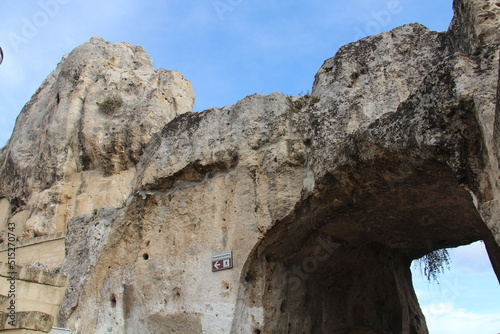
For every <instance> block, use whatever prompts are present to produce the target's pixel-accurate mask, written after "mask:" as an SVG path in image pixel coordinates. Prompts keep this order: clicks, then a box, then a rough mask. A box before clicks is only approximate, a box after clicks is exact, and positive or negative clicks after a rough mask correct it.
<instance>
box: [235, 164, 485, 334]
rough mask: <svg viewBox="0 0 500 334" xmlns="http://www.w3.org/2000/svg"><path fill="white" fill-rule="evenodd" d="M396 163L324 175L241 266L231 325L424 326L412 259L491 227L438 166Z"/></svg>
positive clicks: (381, 329)
mask: <svg viewBox="0 0 500 334" xmlns="http://www.w3.org/2000/svg"><path fill="white" fill-rule="evenodd" d="M394 165H395V164H394V161H388V162H380V161H378V162H377V163H376V164H373V165H370V166H364V168H360V169H359V170H358V172H357V173H352V171H348V170H345V171H342V170H339V171H337V172H336V173H335V174H328V175H326V176H325V178H324V179H323V180H321V184H322V188H321V193H318V194H315V195H314V196H311V197H310V198H308V199H307V200H305V201H303V203H301V205H300V206H298V207H296V208H295V210H293V212H292V213H291V214H290V215H289V216H287V217H286V219H283V220H282V221H279V222H277V223H276V224H275V225H274V226H273V228H271V229H270V230H269V231H268V233H267V234H266V236H265V237H264V238H263V239H262V241H261V242H260V243H259V244H258V245H257V246H256V247H255V248H254V250H253V253H252V255H251V256H250V258H249V259H248V261H247V262H246V264H245V268H244V271H243V274H242V277H241V284H240V289H239V298H238V303H237V308H236V312H237V314H239V318H238V319H236V321H235V326H239V323H241V322H247V323H248V322H250V323H252V326H253V327H254V328H258V329H259V330H260V331H262V332H265V333H268V332H270V333H271V332H279V333H334V334H337V333H338V334H340V333H342V334H344V333H393V334H400V333H405V334H406V333H412V334H413V333H415V334H416V333H427V332H428V329H427V325H426V321H425V317H424V315H423V313H422V311H421V308H420V306H419V303H418V300H417V296H416V294H415V290H414V287H413V282H412V272H411V269H410V268H411V263H412V261H413V260H415V259H418V258H420V257H422V256H424V255H425V254H428V253H430V252H432V251H435V250H438V249H443V248H450V247H457V246H460V245H466V244H470V243H472V242H475V241H477V240H485V239H488V238H491V232H490V231H489V229H488V228H487V227H486V225H485V224H484V222H483V221H482V220H481V218H480V216H479V214H478V211H477V209H476V207H475V206H474V203H473V201H472V198H471V194H470V192H469V191H468V190H467V189H466V188H464V187H463V186H461V185H460V184H459V182H458V181H457V179H456V178H455V176H454V173H453V172H452V171H451V170H450V169H449V168H448V167H447V166H446V165H445V164H442V163H439V162H436V161H425V162H422V161H419V162H418V163H416V162H414V161H412V162H409V163H407V164H406V165H405V166H406V167H404V169H399V170H397V171H396V172H394V171H393V170H391V169H390V166H394ZM396 166H398V165H396ZM399 166H401V164H400V165H399ZM408 166H410V168H408ZM256 310H261V311H262V314H261V318H259V317H258V316H256V315H255V313H256V312H257V311H256Z"/></svg>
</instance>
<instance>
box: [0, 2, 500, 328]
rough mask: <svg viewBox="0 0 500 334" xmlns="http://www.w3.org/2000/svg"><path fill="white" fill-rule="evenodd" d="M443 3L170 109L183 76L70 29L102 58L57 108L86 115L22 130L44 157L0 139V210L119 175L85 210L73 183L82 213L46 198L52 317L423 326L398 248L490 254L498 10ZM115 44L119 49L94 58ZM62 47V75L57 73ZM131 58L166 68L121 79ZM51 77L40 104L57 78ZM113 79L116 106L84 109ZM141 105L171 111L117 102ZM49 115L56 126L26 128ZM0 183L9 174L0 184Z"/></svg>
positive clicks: (80, 324)
mask: <svg viewBox="0 0 500 334" xmlns="http://www.w3.org/2000/svg"><path fill="white" fill-rule="evenodd" d="M454 8H455V17H454V18H453V21H452V23H451V25H450V29H449V30H448V31H447V32H433V31H430V30H428V29H427V28H425V27H423V26H422V25H419V24H409V25H405V26H402V27H399V28H396V29H394V30H392V31H390V32H385V33H382V34H379V35H375V36H371V37H367V38H364V39H362V40H360V41H357V42H355V43H352V44H349V45H346V46H344V47H342V48H341V49H340V50H339V52H338V53H337V54H336V55H335V56H334V57H333V58H331V59H328V60H326V61H325V63H324V64H323V66H321V68H320V70H319V71H318V73H317V75H316V78H315V82H314V86H313V89H312V94H311V96H304V97H299V98H296V97H290V96H285V95H282V94H279V93H273V94H270V95H267V96H263V95H258V94H256V95H251V96H248V97H246V98H244V99H242V100H241V101H239V102H238V103H236V104H235V105H232V106H226V107H224V108H213V109H209V110H206V111H204V112H202V113H184V112H185V111H188V110H189V109H190V107H191V105H192V93H191V91H190V87H189V84H188V83H187V82H186V81H184V80H183V79H182V77H180V75H179V74H177V73H175V72H167V71H163V70H159V71H154V70H153V69H152V68H151V66H150V63H149V62H146V61H144V62H141V59H147V57H146V56H145V55H144V53H143V52H142V50H140V49H138V48H134V47H131V46H129V45H127V44H107V43H106V42H103V41H102V40H99V39H93V40H92V41H91V42H90V45H88V44H85V45H84V46H82V47H80V48H83V49H85V48H89V47H90V46H91V45H101V46H100V47H98V48H95V47H90V49H92V50H94V51H93V52H95V53H96V54H95V56H94V58H95V59H98V60H99V59H102V61H103V62H104V61H106V62H109V63H110V64H111V65H109V66H110V67H109V69H108V70H109V71H114V72H113V73H115V74H112V75H109V76H107V75H104V74H96V76H95V77H93V78H94V79H93V80H94V81H93V82H89V84H88V86H85V87H87V88H86V90H85V92H86V94H85V96H86V97H85V98H84V99H80V100H77V99H75V100H74V102H73V103H74V104H75V105H78V106H79V107H78V108H79V109H78V110H80V113H77V112H76V111H74V113H75V114H78V115H87V114H86V112H88V113H89V114H90V115H96V116H95V120H92V121H91V120H90V118H92V117H89V120H87V118H86V117H84V118H83V119H82V120H80V118H81V117H83V116H79V117H80V118H78V117H77V118H78V119H79V121H78V122H77V123H76V124H78V126H76V125H75V126H76V127H77V129H76V130H75V132H74V133H75V134H76V135H75V136H73V137H71V140H69V144H67V145H66V146H65V149H63V148H60V149H58V147H59V146H58V145H59V143H58V142H57V143H56V142H55V141H53V140H51V141H48V142H47V141H40V140H38V142H34V141H32V140H29V141H28V140H27V139H26V140H24V141H23V142H24V143H25V144H24V145H28V144H29V145H41V144H40V143H42V142H43V143H45V144H44V145H47V147H52V146H50V145H54V146H55V148H53V149H51V150H53V152H54V153H51V154H50V157H53V158H54V161H64V163H63V164H60V165H57V164H56V165H54V166H56V167H57V166H59V167H61V168H59V167H58V168H53V169H50V168H46V167H45V166H47V165H46V162H45V161H46V160H43V159H48V157H49V155H48V153H47V151H45V150H46V149H45V148H44V147H45V146H43V147H42V148H43V150H41V151H40V152H44V153H43V154H42V153H40V154H39V155H35V156H34V157H33V158H32V159H38V160H33V161H37V163H38V165H31V164H28V163H26V164H25V165H22V166H24V167H23V168H25V169H20V168H18V169H15V168H13V167H12V166H14V165H13V164H15V163H18V164H20V162H16V161H18V160H15V159H14V158H13V157H21V156H22V157H25V155H23V154H22V152H23V151H22V150H21V148H16V149H14V142H15V140H14V139H12V140H11V142H9V146H8V147H7V149H6V150H5V151H4V153H3V154H4V155H3V156H4V157H5V159H4V163H3V167H2V168H3V169H2V173H6V171H11V172H10V173H18V174H12V175H11V176H8V177H7V176H6V178H5V179H2V181H1V182H2V191H4V196H5V199H6V200H2V202H0V204H1V205H0V209H1V210H4V211H9V209H8V208H9V206H16V205H17V206H18V207H22V205H24V206H25V208H26V209H25V210H38V211H36V212H35V211H33V212H35V213H31V215H32V216H33V215H35V216H36V215H37V214H38V213H37V212H39V213H40V214H44V215H49V217H50V215H52V217H54V219H56V220H57V219H62V218H61V217H62V214H61V213H60V212H59V211H57V210H60V208H61V207H62V206H63V205H64V203H57V204H55V207H54V209H53V211H50V210H48V209H47V210H46V209H45V207H44V206H43V205H42V204H41V203H49V204H50V203H54V202H53V201H52V200H51V198H53V197H54V198H58V197H57V196H59V194H62V193H64V192H63V191H62V190H61V189H68V187H69V185H71V184H72V183H71V182H76V183H78V182H80V184H81V185H82V187H83V185H84V184H85V185H86V187H87V188H86V189H89V190H87V192H86V194H87V195H88V194H89V191H90V189H102V191H99V192H98V193H99V194H101V196H110V195H109V194H110V193H111V194H112V193H113V191H112V189H114V188H113V187H112V186H107V185H108V184H110V185H112V184H113V181H114V180H115V179H114V178H117V177H121V178H122V179H123V181H122V182H124V183H126V184H127V187H128V188H126V191H124V192H123V193H122V196H121V197H119V198H120V199H121V200H122V204H121V205H101V206H103V208H100V209H98V210H95V211H92V210H93V209H94V208H96V205H95V203H97V202H92V201H91V200H88V201H90V203H91V204H89V205H88V208H92V209H89V210H91V211H88V210H87V211H85V210H83V211H82V212H86V213H84V214H82V215H78V216H75V214H76V212H70V213H68V214H67V215H66V216H64V217H66V218H64V219H66V220H69V221H68V223H67V237H66V238H67V239H66V257H65V260H64V263H63V265H62V266H61V271H62V272H64V273H66V274H68V275H69V276H70V285H69V287H68V290H67V292H66V297H65V300H64V301H63V304H62V306H61V311H60V319H59V320H60V324H61V325H62V326H66V327H69V328H71V329H72V330H73V331H74V332H75V333H202V332H203V333H338V334H340V333H393V334H400V333H427V327H426V323H425V319H424V316H423V314H422V312H421V310H420V307H419V305H418V302H417V299H416V296H415V292H414V290H413V286H412V280H411V272H410V269H409V268H410V264H411V261H412V260H414V259H416V258H419V257H421V256H423V255H425V254H428V253H429V252H432V251H434V250H438V249H441V248H446V247H456V246H459V245H464V244H468V243H471V242H473V241H476V240H484V241H485V244H486V246H487V249H488V253H489V255H490V258H491V260H492V264H493V266H494V268H495V270H497V272H499V270H500V250H499V246H498V244H499V242H500V228H499V225H498V224H499V223H498V222H499V221H500V220H499V218H500V208H499V204H498V200H499V198H500V197H499V176H500V174H499V171H498V164H499V161H500V160H499V155H498V152H499V147H500V144H499V143H500V141H499V139H498V138H499V135H498V131H499V130H498V129H500V125H499V124H500V123H499V121H498V119H497V117H496V115H497V114H498V112H499V111H500V110H499V109H498V108H499V107H498V105H499V104H498V99H499V94H498V93H497V86H498V78H499V76H498V73H499V68H498V64H499V57H498V50H499V38H498V32H499V31H500V29H498V28H499V27H498V13H499V10H500V8H499V7H498V6H497V4H496V2H494V1H479V0H461V1H455V3H454ZM80 48H77V49H76V50H75V51H74V52H77V51H78V50H80ZM116 48H119V49H127V50H129V49H131V50H135V52H132V51H130V52H132V54H134V55H135V56H134V57H136V58H134V57H132V56H130V57H128V58H127V57H126V56H122V57H121V58H120V60H116V59H115V60H114V61H112V60H111V59H113V57H112V56H110V54H112V51H113V50H115V49H116ZM89 52H90V51H89ZM101 54H102V55H101ZM124 54H128V53H124ZM70 57H71V56H69V57H68V58H67V59H66V60H65V61H66V62H67V61H68V59H70ZM134 59H135V60H134ZM148 61H149V60H148ZM63 63H64V61H63ZM146 63H147V64H146ZM70 64H71V63H68V67H64V66H61V65H60V66H59V67H58V70H59V71H60V73H74V72H72V71H73V69H72V67H71V66H70ZM139 64H142V65H139ZM148 64H149V65H148ZM72 66H75V67H76V68H79V67H78V66H77V64H75V63H73V64H72ZM60 68H61V69H60ZM62 68H66V70H65V71H62ZM123 68H125V69H127V70H123ZM131 68H132V69H131ZM144 68H146V69H149V70H150V71H149V72H147V71H146V72H147V73H149V74H148V75H151V76H154V75H157V76H166V78H170V79H165V78H164V77H162V78H164V79H157V80H156V81H155V80H149V81H147V82H149V85H147V87H144V86H141V85H140V84H138V83H135V84H128V81H127V80H130V81H131V82H133V83H134V82H136V81H134V80H135V79H133V78H136V77H140V76H141V74H140V73H142V71H143V70H144ZM58 70H56V72H55V73H59V72H58ZM84 70H85V71H88V72H85V71H84ZM127 71H128V72H127ZM77 72H78V71H77ZM91 72H92V71H91V66H90V67H89V66H87V67H84V69H81V70H79V72H78V73H91ZM101 72H102V71H99V73H101ZM125 72H126V73H127V74H124V73H125ZM129 72H130V73H134V75H135V76H134V75H132V74H130V73H129ZM75 73H76V72H75ZM92 73H93V72H92ZM116 73H119V74H116ZM60 75H62V74H57V76H60ZM57 76H55V75H52V76H51V77H49V78H48V79H47V81H46V83H44V85H42V88H41V89H40V91H43V90H44V89H48V88H44V87H52V84H49V83H51V82H57V80H55V79H54V78H55V77H57ZM87 76H90V75H87ZM87 76H83V77H87ZM63 77H64V78H66V77H67V78H73V79H72V80H73V81H71V82H72V85H74V86H75V88H74V91H71V94H77V93H76V92H78V91H81V90H79V89H78V87H79V86H78V83H79V79H75V78H76V77H77V78H80V77H82V74H79V75H76V76H63ZM123 78H127V79H123ZM61 80H62V79H61ZM67 80H70V79H67ZM169 80H171V81H169ZM122 82H123V83H122ZM152 83H156V85H157V86H156V87H157V88H156V90H155V89H154V87H155V86H154V84H152ZM162 85H163V86H162ZM160 86H161V87H166V88H165V89H166V92H165V94H166V95H165V97H164V98H163V100H162V97H163V96H164V95H163V94H162V93H161V92H159V90H160V88H159V87H160ZM50 89H53V91H52V93H51V94H47V97H46V99H47V101H49V100H50V97H51V96H52V97H53V99H55V100H51V101H53V102H52V103H53V105H52V107H51V108H52V109H51V110H52V111H53V112H54V113H55V115H58V113H57V111H58V110H59V109H58V108H59V107H58V105H60V104H61V103H63V102H64V99H63V96H66V95H64V94H62V93H59V94H58V92H59V91H57V90H55V88H50ZM127 90H130V95H127V94H125V93H124V92H127ZM143 90H144V91H143ZM105 92H106V93H105ZM37 94H40V92H38V93H37ZM82 94H83V93H82ZM115 95H119V96H120V97H122V99H123V104H122V106H120V107H119V108H118V109H117V110H115V111H114V112H113V113H111V114H110V113H103V112H102V111H100V110H99V106H98V105H97V103H99V105H101V104H102V103H103V102H104V101H105V99H106V98H107V97H113V96H115ZM35 96H37V95H35ZM57 96H59V98H56V97H57ZM151 97H153V98H151ZM141 99H142V100H141ZM37 101H38V100H37V99H34V100H33V101H32V102H30V104H28V106H27V107H26V108H25V110H24V111H23V112H22V114H21V116H20V118H22V117H25V118H26V119H27V120H26V121H25V122H23V124H32V122H34V120H35V119H36V117H35V116H32V118H33V120H30V119H31V118H30V117H28V116H29V115H31V114H30V113H28V112H27V110H28V111H29V110H31V109H30V108H33V106H34V105H36V103H41V102H37ZM40 101H41V100H40ZM54 101H55V102H54ZM57 101H59V102H57ZM79 101H80V102H79ZM139 101H140V102H139ZM151 101H152V102H151ZM67 103H69V102H67ZM147 103H152V104H155V103H156V104H157V105H158V106H159V105H160V104H161V103H164V105H162V106H160V107H159V109H158V112H159V111H161V110H163V112H164V113H165V114H167V115H169V116H168V117H165V118H164V119H163V120H164V121H163V123H161V122H158V123H155V125H156V126H157V127H156V128H154V127H153V125H151V126H150V127H143V128H141V126H140V124H141V122H146V121H147V120H150V122H151V124H153V123H154V122H153V120H152V119H153V118H154V117H156V116H154V115H156V114H155V113H154V112H153V111H151V115H150V116H146V115H143V114H140V117H139V116H137V115H136V114H134V113H132V112H131V113H130V114H127V113H126V110H130V109H132V110H133V108H134V107H133V106H136V113H138V112H139V111H138V110H141V109H140V108H141V107H144V106H145V105H148V104H147ZM45 105H49V103H48V102H45ZM85 106H86V107H85ZM127 106H130V108H128V107H127ZM75 108H76V107H75ZM151 109H152V110H157V109H156V107H154V108H153V107H151ZM44 110H45V109H44ZM68 110H69V111H71V110H73V109H71V108H69V107H68ZM148 110H149V109H148ZM61 112H62V111H61ZM121 113H124V114H126V115H130V118H126V117H125V116H121V117H122V118H118V116H119V115H121ZM181 113H182V114H181ZM23 114H26V115H25V116H23ZM70 114H71V113H68V114H67V117H69V115H70ZM177 114H181V115H178V116H176V115H177ZM33 115H34V114H33ZM47 115H51V114H50V113H49V112H48V111H47ZM65 115H66V114H65ZM133 115H136V116H133ZM47 117H48V118H47V119H52V118H50V117H49V116H47ZM60 117H63V116H60ZM65 117H66V116H65ZM75 117H76V116H75ZM115 117H117V118H116V122H115V121H114V120H115ZM148 117H151V118H148ZM174 117H175V118H174ZM172 118H173V120H171V121H170V119H172ZM53 119H58V118H57V117H55V116H53ZM122 119H124V121H123V125H121V127H120V124H122V123H121V120H122ZM28 120H30V121H28ZM169 121H170V122H169ZM30 122H31V123H30ZM87 122H91V123H90V124H91V125H87V124H88V123H87ZM106 122H110V123H106ZM19 124H21V123H19ZM19 124H18V127H19V128H20V127H21V125H19ZM33 124H34V123H33ZM37 124H38V123H37ZM57 124H59V123H57ZM65 124H66V123H65ZM71 124H73V123H71ZM103 124H110V125H109V126H111V128H113V126H114V130H113V131H116V133H115V132H113V133H114V135H113V136H112V135H111V133H108V132H109V131H110V130H109V126H108V127H106V129H104V128H103ZM62 128H63V129H65V127H62ZM16 130H17V128H16ZM51 131H53V132H54V133H56V132H57V135H58V136H60V135H61V134H60V133H59V132H58V131H56V129H55V128H50V130H49V129H47V131H46V132H43V131H38V130H37V131H34V130H33V132H32V133H33V135H36V136H42V135H43V136H49V135H50V134H51V133H52V132H51ZM106 131H108V132H106ZM148 131H149V132H148ZM61 133H64V131H62V132H61ZM106 133H108V136H106ZM55 135H56V134H53V136H55ZM15 136H16V133H15V134H14V136H13V138H15ZM19 136H20V138H21V137H22V136H21V135H20V134H19ZM109 136H111V138H115V139H113V140H111V139H109V141H107V139H105V138H108V137H109ZM37 138H38V137H37ZM44 138H45V137H44ZM65 138H66V137H65ZM68 138H70V137H68ZM131 138H135V139H134V140H133V141H130V142H129V141H127V140H129V139H131ZM16 142H19V140H16ZM134 143H136V144H134ZM137 143H140V145H139V144H137ZM134 145H136V146H134ZM138 147H140V149H139V148H138ZM136 148H137V149H136ZM33 152H37V151H33ZM75 152H78V154H77V153H75ZM10 156H12V157H10ZM59 156H62V157H63V158H60V160H57V159H56V158H57V157H59ZM44 157H45V158H44ZM18 159H21V158H18ZM25 159H27V158H26V157H25ZM19 161H24V160H22V159H21V160H19ZM47 161H48V160H47ZM50 161H52V160H50ZM68 161H69V162H68ZM44 164H45V165H44ZM9 166H10V167H9ZM16 166H17V165H16ZM19 166H21V165H19ZM30 166H31V167H30ZM35 166H39V171H38V172H36V171H37V170H36V169H35ZM51 166H52V165H51ZM42 167H43V168H42ZM23 170H26V171H25V172H24V171H23ZM12 171H15V172H12ZM49 171H52V174H51V173H50V172H49ZM24 173H25V174H24ZM36 173H38V174H39V177H38V178H36V179H35V178H33V175H35V174H36ZM5 175H10V174H8V173H7V174H5ZM23 175H24V176H23ZM71 175H73V176H74V177H75V178H76V176H75V175H77V176H78V177H80V178H78V179H77V181H71V182H70V181H68V180H73V179H72V178H71V177H70V176H71ZM14 176H16V177H17V176H19V177H17V178H14ZM16 180H17V181H16ZM78 180H80V181H78ZM81 180H85V182H83V181H81ZM9 182H10V183H9ZM13 182H18V185H19V187H17V188H16V189H15V190H9V189H10V188H8V187H7V186H4V185H3V184H5V185H9V186H10V185H11V184H13ZM107 182H109V183H107ZM44 184H45V186H43V185H44ZM47 184H48V185H50V186H47ZM115 184H119V182H118V181H115ZM58 187H59V188H58ZM65 187H66V188H65ZM107 188H109V190H107ZM65 191H66V190H65ZM67 191H68V192H69V191H70V190H67ZM94 191H95V190H94ZM44 192H45V193H44ZM80 195H82V194H81V193H80ZM23 196H24V197H23ZM34 196H38V197H34ZM69 196H70V197H69V198H73V197H71V196H72V195H71V194H70V195H69ZM93 196H97V195H92V198H93ZM33 198H36V199H37V200H34V199H33ZM59 198H60V197H59ZM85 198H86V197H81V199H82V203H84V199H85ZM112 198H115V197H112ZM28 199H30V200H31V202H30V201H29V200H28ZM16 203H17V204H16ZM28 203H31V204H28ZM85 203H88V202H85ZM30 205H31V206H30ZM81 205H82V206H83V204H81ZM104 206H106V207H104ZM113 206H114V208H110V207H113ZM47 207H50V205H47ZM30 212H31V211H30ZM51 212H54V213H51ZM73 216H75V217H73ZM30 219H31V218H30ZM48 221H50V220H48ZM495 239H496V240H495ZM225 251H232V252H233V256H234V263H233V268H232V269H229V270H223V271H218V272H212V270H211V261H210V259H211V255H213V254H217V253H221V252H225ZM498 276H499V277H500V273H499V274H498Z"/></svg>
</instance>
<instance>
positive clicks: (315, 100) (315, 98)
mask: <svg viewBox="0 0 500 334" xmlns="http://www.w3.org/2000/svg"><path fill="white" fill-rule="evenodd" d="M319 101H320V98H319V97H317V96H311V103H312V104H316V103H318V102H319Z"/></svg>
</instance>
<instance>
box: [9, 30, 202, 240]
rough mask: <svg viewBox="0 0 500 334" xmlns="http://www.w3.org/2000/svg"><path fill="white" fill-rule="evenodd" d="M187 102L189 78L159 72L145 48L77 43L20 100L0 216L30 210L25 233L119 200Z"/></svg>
mask: <svg viewBox="0 0 500 334" xmlns="http://www.w3.org/2000/svg"><path fill="white" fill-rule="evenodd" d="M110 101H111V102H112V101H117V103H115V104H114V105H113V104H112V103H110ZM193 101H194V94H193V92H192V90H191V84H190V83H189V82H188V81H187V80H185V79H184V78H183V77H182V75H181V74H180V73H178V72H174V71H167V70H164V69H159V70H155V69H154V68H153V65H152V61H151V60H150V58H149V56H148V55H147V54H146V52H145V51H144V49H143V48H142V47H137V46H132V45H130V44H128V43H115V44H112V43H109V42H107V41H105V40H103V39H101V38H99V37H94V38H92V39H91V40H90V42H88V43H85V44H83V45H81V46H79V47H77V48H76V49H75V50H74V51H73V52H71V53H70V54H69V55H67V56H65V57H63V59H62V60H61V62H60V63H59V65H58V66H57V68H56V69H55V70H54V71H53V72H52V73H51V74H50V75H49V76H48V77H47V79H46V80H45V81H44V82H43V84H42V85H41V87H40V88H39V89H38V90H37V92H36V93H35V94H34V95H33V97H32V99H31V100H30V101H29V102H28V103H27V104H26V106H25V107H24V108H23V110H22V111H21V114H20V115H19V117H18V119H17V122H16V126H15V129H14V132H13V135H12V137H11V139H10V140H9V142H8V144H7V146H6V147H5V148H4V149H3V150H2V160H1V161H2V165H1V167H0V197H4V198H5V199H6V200H8V201H9V203H10V208H9V210H5V211H3V212H2V213H1V214H2V215H3V217H2V218H4V217H5V219H9V218H10V215H14V216H15V215H17V216H18V217H19V216H20V215H23V217H26V218H25V219H18V220H20V221H19V222H18V224H17V225H19V226H18V230H19V231H18V232H19V235H20V237H21V239H23V238H29V237H32V236H40V235H45V234H50V233H54V232H59V231H63V230H64V229H65V224H66V222H67V221H68V220H69V219H70V218H71V217H73V216H75V215H77V214H81V213H85V212H92V210H94V209H96V208H99V207H101V206H111V207H121V206H123V204H124V202H125V200H126V199H127V198H128V196H129V195H130V191H131V180H132V178H133V177H134V174H135V166H136V164H137V163H138V162H139V159H140V157H141V155H142V153H143V151H144V149H145V147H146V144H147V143H148V142H149V141H150V139H151V137H152V135H153V134H154V133H156V132H158V131H159V130H160V129H161V128H162V127H163V125H165V124H166V123H168V122H169V121H170V120H172V119H173V118H174V117H176V116H177V115H179V114H181V113H185V112H188V111H191V109H192V106H193ZM1 227H3V226H0V228H1Z"/></svg>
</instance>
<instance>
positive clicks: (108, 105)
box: [97, 96, 123, 115]
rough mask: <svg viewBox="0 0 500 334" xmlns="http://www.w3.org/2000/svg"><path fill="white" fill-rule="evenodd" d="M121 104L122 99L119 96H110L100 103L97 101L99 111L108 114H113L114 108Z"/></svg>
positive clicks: (116, 108)
mask: <svg viewBox="0 0 500 334" xmlns="http://www.w3.org/2000/svg"><path fill="white" fill-rule="evenodd" d="M122 104H123V99H122V98H121V97H119V96H110V97H107V98H106V99H105V100H104V101H102V102H101V103H99V102H97V106H98V107H99V111H100V112H102V113H104V114H108V115H111V114H114V113H115V112H116V110H118V108H120V107H121V106H122Z"/></svg>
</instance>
